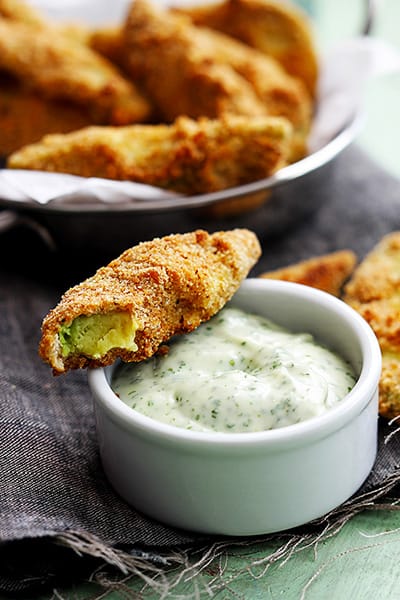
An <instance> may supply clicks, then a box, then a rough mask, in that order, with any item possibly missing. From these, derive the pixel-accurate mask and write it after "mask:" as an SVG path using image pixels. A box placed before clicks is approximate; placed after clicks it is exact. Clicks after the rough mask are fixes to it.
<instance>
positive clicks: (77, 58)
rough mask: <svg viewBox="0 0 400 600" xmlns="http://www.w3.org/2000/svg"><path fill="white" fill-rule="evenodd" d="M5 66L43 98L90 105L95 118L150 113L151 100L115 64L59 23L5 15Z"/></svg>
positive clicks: (0, 38) (0, 36)
mask: <svg viewBox="0 0 400 600" xmlns="http://www.w3.org/2000/svg"><path fill="white" fill-rule="evenodd" d="M0 71H4V72H5V73H7V74H9V75H11V76H13V77H15V78H16V79H17V80H18V81H19V82H20V83H21V84H22V85H24V86H25V87H26V88H27V89H30V90H31V91H35V92H36V93H38V94H40V95H41V96H43V97H44V98H47V99H53V100H54V99H58V100H68V101H70V102H72V103H74V104H77V105H79V106H83V107H85V109H86V111H87V112H88V114H90V116H91V118H92V121H93V122H94V123H99V124H102V123H106V124H108V123H109V124H112V125H124V124H129V123H135V122H141V121H143V120H145V119H146V118H147V117H148V115H149V114H150V106H149V104H148V102H147V100H146V99H145V98H144V97H143V96H142V94H141V93H140V92H139V91H138V90H137V89H136V87H135V86H134V84H133V83H132V82H131V81H129V80H128V79H126V78H125V77H123V76H122V74H121V73H120V72H119V71H118V69H117V68H116V67H115V66H114V65H112V64H111V63H110V62H109V61H107V60H106V59H105V58H103V57H102V56H100V55H99V54H97V53H96V52H95V51H93V50H92V49H91V48H89V47H88V46H85V45H84V44H81V43H79V42H78V41H76V40H74V39H73V38H72V37H70V36H67V35H62V34H61V33H60V32H59V31H58V30H57V29H54V30H53V29H51V28H50V27H43V28H40V27H32V26H30V25H29V24H26V23H23V22H18V21H14V20H11V19H1V18H0Z"/></svg>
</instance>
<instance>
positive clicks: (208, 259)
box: [39, 229, 261, 374]
mask: <svg viewBox="0 0 400 600" xmlns="http://www.w3.org/2000/svg"><path fill="white" fill-rule="evenodd" d="M260 254H261V248H260V244H259V242H258V239H257V237H256V235H255V234H254V233H253V232H251V231H249V230H247V229H235V230H232V231H220V232H216V233H213V234H208V233H207V232H206V231H202V230H198V231H194V232H191V233H186V234H176V235H170V236H166V237H164V238H158V239H157V238H156V239H154V240H152V241H150V242H142V243H141V244H139V245H137V246H135V247H133V248H130V249H128V250H126V251H125V252H124V253H123V254H122V255H121V256H119V257H118V258H116V259H115V260H113V261H112V262H111V263H109V264H108V265H107V266H106V267H102V268H101V269H99V270H98V271H97V272H96V274H95V275H93V276H92V277H90V278H89V279H86V280H85V281H84V282H82V283H81V284H79V285H77V286H75V287H73V288H70V289H69V290H68V291H67V292H66V293H65V294H64V295H63V297H62V298H61V300H60V302H59V303H58V305H57V306H56V307H55V308H54V309H53V310H52V311H50V313H49V314H48V315H47V316H46V317H45V318H44V320H43V324H42V337H41V340H40V345H39V353H40V356H41V357H42V358H43V360H44V361H46V362H48V363H49V364H50V365H51V366H52V368H53V373H54V374H59V373H63V372H65V371H66V370H68V369H76V368H83V367H87V366H100V365H107V364H111V363H112V362H114V361H115V360H116V358H117V357H120V358H122V359H123V360H125V361H128V362H132V361H136V362H137V361H140V360H143V359H145V358H148V357H150V356H152V355H153V354H154V353H155V352H156V351H157V349H158V348H159V346H160V345H161V344H162V343H163V342H166V341H167V340H169V339H170V337H172V336H173V335H175V334H179V333H186V332H189V331H192V330H193V329H195V328H196V327H198V326H199V325H200V324H201V323H202V322H203V321H207V320H208V319H210V318H211V317H212V316H213V315H214V314H215V313H216V312H218V311H219V310H220V309H221V308H222V307H223V306H224V305H225V303H226V302H227V301H228V300H229V299H230V298H231V297H232V295H233V294H234V292H235V291H236V290H237V288H238V287H239V285H240V282H241V281H242V279H244V278H245V277H246V276H247V274H248V272H249V271H250V269H251V268H252V267H253V265H254V264H255V262H256V261H257V260H258V258H259V256H260ZM115 311H118V312H127V313H129V314H131V315H133V318H134V320H135V321H136V323H137V324H138V325H139V327H138V330H137V332H136V335H135V343H136V344H137V346H138V348H137V350H136V351H132V350H126V349H124V348H112V349H111V350H109V351H108V352H107V353H106V354H105V355H103V356H99V357H97V358H90V357H87V356H85V355H80V354H73V355H72V356H69V357H63V356H62V353H61V348H60V341H59V338H58V334H59V331H60V328H61V327H62V325H64V324H68V323H71V322H72V321H73V320H74V319H75V318H77V317H79V316H81V315H86V316H87V315H93V314H107V313H109V312H115Z"/></svg>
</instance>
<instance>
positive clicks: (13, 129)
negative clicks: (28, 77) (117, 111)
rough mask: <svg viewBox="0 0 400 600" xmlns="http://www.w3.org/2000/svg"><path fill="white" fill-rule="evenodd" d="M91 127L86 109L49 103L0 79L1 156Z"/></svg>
mask: <svg viewBox="0 0 400 600" xmlns="http://www.w3.org/2000/svg"><path fill="white" fill-rule="evenodd" d="M32 115H34V118H32ZM89 124H90V119H89V118H88V115H87V114H86V113H85V111H84V109H83V108H82V107H79V106H76V105H74V104H71V103H67V102H62V101H57V100H46V99H44V98H41V97H40V96H38V95H37V94H35V93H32V92H30V91H27V90H26V89H24V88H23V87H21V86H20V85H19V84H18V83H16V82H15V81H12V80H11V79H9V78H5V77H4V76H3V77H1V75H0V132H1V135H0V156H3V157H5V156H8V155H9V154H11V153H12V152H14V151H16V150H18V149H19V148H21V147H22V146H25V145H27V144H32V143H34V142H37V141H39V140H40V139H41V138H42V137H43V136H44V135H46V134H48V133H58V132H59V133H67V132H69V131H73V130H74V129H80V128H82V127H86V126H88V125H89Z"/></svg>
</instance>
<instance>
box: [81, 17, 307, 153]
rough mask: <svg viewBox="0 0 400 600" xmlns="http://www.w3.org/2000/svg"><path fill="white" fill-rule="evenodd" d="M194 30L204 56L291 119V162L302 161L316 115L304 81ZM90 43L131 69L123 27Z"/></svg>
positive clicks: (217, 36) (242, 47)
mask: <svg viewBox="0 0 400 600" xmlns="http://www.w3.org/2000/svg"><path fill="white" fill-rule="evenodd" d="M190 31H191V32H192V33H191V41H192V43H195V44H196V46H197V48H198V49H199V50H200V49H201V52H202V54H203V55H204V56H209V57H213V58H212V64H213V65H215V64H217V63H220V64H224V65H228V66H229V67H231V68H233V70H234V71H235V72H236V73H238V74H239V75H240V76H241V77H243V79H245V80H246V81H247V82H248V83H249V84H250V85H251V87H252V88H253V91H254V92H255V94H256V96H257V97H258V98H259V99H260V100H261V102H262V103H263V105H264V106H265V108H266V110H267V112H268V114H269V115H271V116H282V117H286V118H287V119H289V121H290V122H291V123H292V125H293V129H294V137H293V150H292V152H291V159H290V162H294V161H295V160H299V159H300V158H302V157H303V156H304V155H305V154H306V151H307V137H308V134H309V131H310V125H311V119H312V115H313V102H312V99H311V97H310V95H309V93H308V90H307V89H306V87H305V86H304V84H303V82H302V81H300V80H299V79H297V78H294V77H292V76H290V75H289V74H288V73H287V72H286V71H285V70H284V69H283V67H282V66H281V65H280V64H279V63H278V62H277V61H276V60H275V59H273V58H271V57H269V56H267V55H265V54H263V53H262V52H259V51H257V50H255V49H254V48H251V47H250V46H247V45H246V44H243V43H242V42H239V41H238V40H235V39H234V38H231V37H229V36H227V35H224V34H223V33H220V32H218V31H216V30H211V29H208V28H204V27H196V28H195V29H194V28H193V27H191V28H190ZM89 44H90V45H91V47H92V48H94V49H95V50H96V51H98V52H99V53H100V54H102V55H104V56H106V57H107V58H108V59H109V60H112V61H113V62H114V63H115V64H118V65H119V67H120V68H121V69H122V70H124V71H125V70H126V69H127V61H126V48H125V43H124V36H123V31H122V29H121V28H118V27H113V28H111V27H109V28H103V29H99V30H97V31H94V32H93V33H92V35H91V37H90V40H89ZM149 52H150V49H149ZM175 77H176V75H175ZM174 110H175V108H174ZM207 110H209V108H207Z"/></svg>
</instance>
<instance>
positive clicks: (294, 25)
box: [174, 0, 319, 97]
mask: <svg viewBox="0 0 400 600" xmlns="http://www.w3.org/2000/svg"><path fill="white" fill-rule="evenodd" d="M174 11H176V12H178V13H179V14H185V15H187V16H190V18H191V19H192V21H193V23H194V24H196V25H201V26H205V27H210V28H211V29H218V30H219V31H222V32H224V33H226V34H228V35H230V36H232V37H234V38H237V39H238V40H241V41H242V42H245V43H246V44H248V45H249V46H252V47H253V48H257V49H258V50H260V51H261V52H264V53H265V54H267V55H269V56H272V57H274V58H275V59H276V60H277V61H278V62H279V63H280V64H281V65H282V66H283V67H284V68H285V70H286V71H287V72H288V73H290V74H291V75H294V76H295V77H298V78H299V79H301V80H302V81H304V83H305V85H306V86H307V89H308V90H309V92H310V94H311V96H313V97H314V96H315V94H316V85H317V79H318V71H319V67H318V58H317V52H316V49H315V43H314V33H313V29H312V26H311V22H310V20H309V18H308V16H307V14H306V13H305V12H303V11H302V10H300V9H299V7H298V6H296V5H295V4H294V3H292V2H277V1H276V0H225V1H223V2H216V3H211V4H201V2H199V4H198V5H197V6H188V7H179V8H176V7H174Z"/></svg>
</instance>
